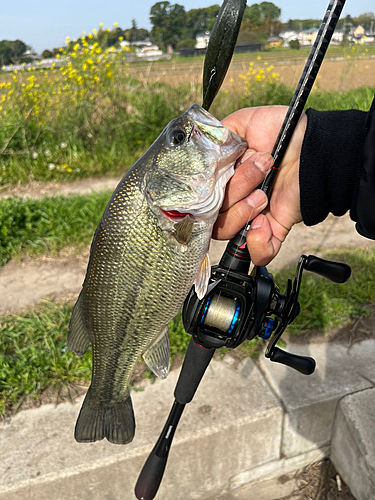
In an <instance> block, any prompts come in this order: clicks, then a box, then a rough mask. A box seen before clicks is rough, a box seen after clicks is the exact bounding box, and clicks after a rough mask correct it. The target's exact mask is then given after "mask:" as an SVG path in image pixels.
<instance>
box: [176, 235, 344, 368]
mask: <svg viewBox="0 0 375 500" xmlns="http://www.w3.org/2000/svg"><path fill="white" fill-rule="evenodd" d="M244 232H245V231H244V230H243V231H242V232H241V233H239V234H238V235H236V237H235V238H234V239H233V241H231V242H229V244H228V246H227V248H226V250H225V252H224V254H223V256H222V258H221V261H220V264H219V265H218V266H214V267H212V272H211V277H210V281H209V285H208V289H207V293H206V295H205V297H204V298H203V299H202V300H199V299H198V297H197V295H196V293H195V291H194V287H193V288H192V289H191V291H190V293H189V295H188V297H187V299H186V300H185V304H184V308H183V313H182V319H183V323H184V327H185V330H186V332H187V333H189V334H190V335H191V336H192V339H193V340H194V342H195V343H196V344H198V345H200V346H201V347H204V348H206V349H216V348H219V347H226V348H229V349H234V348H236V347H238V346H239V345H240V344H242V342H244V341H245V340H252V339H254V338H255V337H261V338H262V339H264V340H268V339H270V340H269V344H268V347H267V349H266V352H265V355H266V357H267V358H270V360H271V361H276V362H278V363H282V364H285V365H288V366H290V367H291V368H294V369H295V370H298V371H299V372H301V373H303V374H305V375H310V374H311V373H313V372H314V369H315V361H314V360H313V359H312V358H309V357H305V356H296V355H294V354H290V353H288V352H285V351H283V350H281V349H279V348H278V347H276V343H277V341H278V340H279V339H280V337H281V335H282V334H283V332H284V331H285V328H286V327H287V326H288V325H289V324H290V323H291V322H292V321H293V320H294V319H295V318H296V317H297V316H298V314H299V312H300V305H299V302H298V294H299V290H300V285H301V279H302V271H303V270H304V269H306V270H307V271H311V272H313V273H316V274H319V275H320V276H323V277H325V278H327V279H329V280H331V281H333V282H335V283H344V282H345V281H347V280H348V279H349V277H350V272H351V271H350V267H349V266H348V265H346V264H342V263H338V262H331V261H327V260H323V259H320V258H319V257H315V256H314V255H310V256H308V257H306V255H302V256H301V258H300V260H299V263H298V266H297V270H296V275H295V278H294V282H293V284H292V282H291V280H288V282H287V285H286V291H285V293H280V292H279V289H278V287H277V286H276V285H275V283H274V281H273V276H272V274H270V273H269V272H268V271H267V268H266V267H257V266H254V268H253V270H252V272H251V274H250V275H248V270H249V267H250V255H249V252H248V250H247V247H246V243H244V244H242V245H240V244H239V243H241V240H242V241H244V235H243V233H244Z"/></svg>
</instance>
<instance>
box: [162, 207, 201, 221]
mask: <svg viewBox="0 0 375 500" xmlns="http://www.w3.org/2000/svg"><path fill="white" fill-rule="evenodd" d="M160 211H161V212H162V213H163V214H164V215H165V216H166V217H168V219H170V220H171V221H173V222H181V221H182V220H183V219H185V217H186V216H187V215H188V216H189V217H190V219H191V220H192V221H193V222H195V217H194V216H193V215H192V214H191V213H187V212H178V211H177V210H163V209H162V208H161V209H160Z"/></svg>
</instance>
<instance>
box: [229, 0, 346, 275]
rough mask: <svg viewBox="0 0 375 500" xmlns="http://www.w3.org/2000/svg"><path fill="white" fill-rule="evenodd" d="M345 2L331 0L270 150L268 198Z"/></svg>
mask: <svg viewBox="0 0 375 500" xmlns="http://www.w3.org/2000/svg"><path fill="white" fill-rule="evenodd" d="M344 5H345V0H331V1H330V3H329V5H328V7H327V10H326V13H325V15H324V18H323V21H322V24H321V25H320V28H319V31H318V34H317V37H316V39H315V43H314V45H313V48H312V49H311V52H310V55H309V57H308V59H307V61H306V64H305V67H304V69H303V72H302V75H301V78H300V80H299V82H298V85H297V88H296V90H295V92H294V95H293V98H292V101H291V103H290V105H289V108H288V110H287V113H286V115H285V119H284V122H283V124H282V126H281V129H280V132H279V135H278V137H277V139H276V142H275V146H274V148H273V151H272V153H271V156H272V157H273V159H274V164H273V167H272V168H271V170H270V172H269V173H268V175H267V176H266V178H265V179H264V181H263V183H262V184H261V186H260V189H261V190H262V191H263V192H264V193H265V194H266V195H267V196H268V199H269V192H270V191H271V189H272V186H273V183H274V181H275V179H276V175H277V173H278V171H279V169H280V165H281V162H282V160H283V158H284V154H285V152H286V150H287V148H288V146H289V143H290V140H291V138H292V135H293V133H294V131H295V129H296V127H297V124H298V122H299V119H300V117H301V115H302V112H303V109H304V107H305V104H306V101H307V99H308V97H309V95H310V92H311V89H312V87H313V85H314V82H315V79H316V76H317V74H318V72H319V69H320V66H321V64H322V62H323V59H324V56H325V53H326V51H327V48H328V46H329V43H330V41H331V38H332V35H333V32H334V30H335V27H336V24H337V21H338V19H339V17H340V14H341V11H342V9H343V7H344ZM252 213H253V212H252ZM251 222H252V219H251V216H250V218H249V219H248V221H247V223H246V225H245V226H244V228H243V229H242V230H241V231H244V234H243V235H241V239H240V242H239V243H238V244H237V250H238V249H239V248H240V247H241V246H242V245H243V244H244V243H245V241H246V237H247V232H248V230H249V229H250V227H251ZM241 231H240V232H241ZM231 267H232V266H231V265H230V266H229V268H228V272H227V276H228V273H229V271H230V269H231Z"/></svg>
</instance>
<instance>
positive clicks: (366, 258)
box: [0, 249, 375, 415]
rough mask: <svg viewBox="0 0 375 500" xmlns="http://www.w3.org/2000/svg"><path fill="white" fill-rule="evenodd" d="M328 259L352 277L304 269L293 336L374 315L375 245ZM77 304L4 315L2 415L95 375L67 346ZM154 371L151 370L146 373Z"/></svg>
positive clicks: (177, 349)
mask: <svg viewBox="0 0 375 500" xmlns="http://www.w3.org/2000/svg"><path fill="white" fill-rule="evenodd" d="M326 258H329V259H335V260H337V261H341V262H346V263H348V264H350V265H351V267H352V271H353V273H352V278H351V279H350V280H349V281H348V283H346V284H344V285H340V286H338V285H337V284H333V283H331V282H329V281H327V280H325V279H323V278H320V277H318V276H316V275H314V274H311V273H307V272H306V273H305V275H304V278H303V286H302V288H301V294H300V304H301V309H302V312H301V314H300V315H299V316H298V318H297V319H296V320H295V322H294V323H293V324H292V325H291V326H290V327H289V328H288V331H289V332H290V333H291V334H292V335H296V334H297V335H301V334H304V333H305V332H306V331H307V330H311V329H312V330H316V329H319V330H320V331H321V332H323V333H325V334H327V333H328V332H330V331H331V330H332V329H335V328H339V327H340V328H341V327H344V326H345V325H347V324H349V323H350V322H351V321H353V320H354V319H356V318H358V317H361V316H366V315H369V314H370V307H369V305H370V304H371V303H373V302H374V299H375V249H367V250H361V249H348V250H346V249H343V250H338V251H336V252H334V253H332V252H330V253H328V254H327V255H326ZM293 275H294V267H291V268H289V269H285V270H283V271H282V272H281V273H275V275H274V278H275V282H276V283H277V284H279V285H280V286H281V285H283V284H284V283H285V282H286V279H287V278H292V277H293ZM71 310H72V303H55V302H45V303H44V304H42V305H37V306H34V307H33V308H30V309H29V310H28V312H25V313H23V314H19V315H8V316H0V338H1V339H2V341H1V343H0V414H3V415H4V414H5V413H8V412H12V411H14V410H15V409H16V408H17V407H18V406H19V405H20V404H21V403H22V401H23V400H24V399H25V398H26V397H28V398H31V399H38V398H40V396H41V394H42V393H43V392H44V391H45V390H46V389H48V388H54V389H55V390H56V391H58V390H61V389H62V388H64V387H65V388H66V387H69V386H70V385H71V384H75V383H77V382H83V383H87V382H88V381H89V380H90V377H91V353H90V352H87V353H86V354H85V355H84V356H83V357H82V358H78V357H77V356H75V355H74V354H73V353H71V352H69V351H68V350H67V349H66V332H67V330H68V324H69V319H70V314H71ZM169 332H170V343H171V358H172V360H173V359H174V358H176V357H177V356H182V355H183V354H184V353H185V351H186V348H187V345H188V343H189V340H190V337H189V336H188V335H186V334H185V332H184V330H183V326H182V322H181V315H178V316H177V317H176V318H175V319H174V320H172V321H171V322H170V324H169ZM262 345H263V341H261V340H260V339H256V340H253V341H250V342H246V343H245V344H244V345H243V346H242V352H243V353H244V355H248V356H257V355H258V354H259V352H260V350H261V347H262ZM147 373H148V375H150V372H147Z"/></svg>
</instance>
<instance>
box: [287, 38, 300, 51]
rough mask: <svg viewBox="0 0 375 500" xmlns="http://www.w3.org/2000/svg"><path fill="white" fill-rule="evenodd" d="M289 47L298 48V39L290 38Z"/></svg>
mask: <svg viewBox="0 0 375 500" xmlns="http://www.w3.org/2000/svg"><path fill="white" fill-rule="evenodd" d="M289 47H290V48H291V49H293V50H299V40H298V39H297V38H296V39H295V40H290V42H289Z"/></svg>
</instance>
